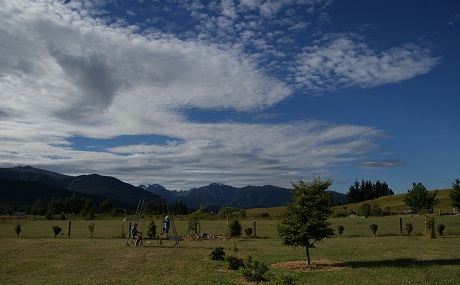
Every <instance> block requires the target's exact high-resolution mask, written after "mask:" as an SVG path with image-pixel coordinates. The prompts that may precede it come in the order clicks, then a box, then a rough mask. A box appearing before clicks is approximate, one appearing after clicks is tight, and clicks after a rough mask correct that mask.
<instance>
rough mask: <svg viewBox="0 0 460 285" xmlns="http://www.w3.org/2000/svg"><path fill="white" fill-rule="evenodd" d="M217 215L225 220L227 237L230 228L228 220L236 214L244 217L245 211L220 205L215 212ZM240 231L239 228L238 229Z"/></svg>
mask: <svg viewBox="0 0 460 285" xmlns="http://www.w3.org/2000/svg"><path fill="white" fill-rule="evenodd" d="M217 216H218V217H220V218H223V219H226V220H227V237H229V230H230V220H231V219H233V218H234V217H236V216H240V217H242V218H244V217H245V216H246V212H245V211H244V210H242V209H238V208H233V207H224V206H222V207H221V208H220V209H219V212H218V213H217ZM240 232H241V230H240ZM240 235H241V233H240Z"/></svg>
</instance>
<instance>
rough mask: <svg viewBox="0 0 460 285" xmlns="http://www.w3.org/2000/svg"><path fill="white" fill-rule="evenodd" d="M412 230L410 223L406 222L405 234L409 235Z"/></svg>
mask: <svg viewBox="0 0 460 285" xmlns="http://www.w3.org/2000/svg"><path fill="white" fill-rule="evenodd" d="M413 230H414V227H413V226H412V223H407V224H406V232H407V234H408V235H410V234H411V232H412V231H413Z"/></svg>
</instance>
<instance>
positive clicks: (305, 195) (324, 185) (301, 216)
mask: <svg viewBox="0 0 460 285" xmlns="http://www.w3.org/2000/svg"><path fill="white" fill-rule="evenodd" d="M291 184H292V186H293V187H294V189H293V190H292V203H291V204H288V205H287V206H286V210H285V214H284V215H283V217H282V218H281V221H280V223H279V224H278V233H279V235H280V237H281V240H282V243H283V244H284V245H287V246H292V247H298V246H304V247H305V255H306V259H307V265H310V261H311V260H310V248H315V243H316V242H318V241H321V240H322V239H324V238H327V237H330V236H333V235H334V230H333V229H332V228H331V223H329V222H328V220H327V219H328V217H329V216H330V215H331V214H332V210H331V204H330V201H331V200H330V194H328V193H327V192H326V190H327V189H328V188H329V186H330V185H332V180H324V181H323V180H321V178H320V177H319V176H315V177H314V178H313V181H312V182H308V183H305V182H304V181H302V180H299V182H298V183H293V182H291Z"/></svg>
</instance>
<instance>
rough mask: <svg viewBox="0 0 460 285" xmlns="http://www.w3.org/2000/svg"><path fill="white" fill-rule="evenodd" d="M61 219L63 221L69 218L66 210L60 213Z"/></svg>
mask: <svg viewBox="0 0 460 285" xmlns="http://www.w3.org/2000/svg"><path fill="white" fill-rule="evenodd" d="M59 220H61V221H65V220H67V217H66V215H65V213H64V212H62V213H61V214H60V215H59Z"/></svg>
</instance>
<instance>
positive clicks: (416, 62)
mask: <svg viewBox="0 0 460 285" xmlns="http://www.w3.org/2000/svg"><path fill="white" fill-rule="evenodd" d="M438 61H439V59H438V58H435V57H433V56H431V51H430V50H428V49H426V48H423V47H420V46H418V45H416V44H412V43H408V44H405V45H402V46H400V47H394V48H390V49H387V50H381V51H379V50H375V49H372V48H371V47H369V46H368V45H367V44H365V43H362V42H357V40H356V37H353V36H347V35H338V36H333V37H332V39H330V37H328V38H327V39H326V40H324V41H321V42H318V43H317V44H316V45H313V46H308V47H306V48H305V49H304V52H303V53H301V54H300V55H299V56H298V60H297V64H296V67H295V82H296V83H298V84H301V85H302V86H304V87H306V88H307V89H310V90H313V91H318V92H321V91H325V90H331V89H335V88H340V87H351V86H356V87H361V88H366V87H372V86H378V85H382V84H388V83H397V82H400V81H403V80H407V79H411V78H413V77H415V76H418V75H421V74H425V73H427V72H428V71H430V70H431V69H432V68H433V67H434V66H435V65H436V64H438Z"/></svg>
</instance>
